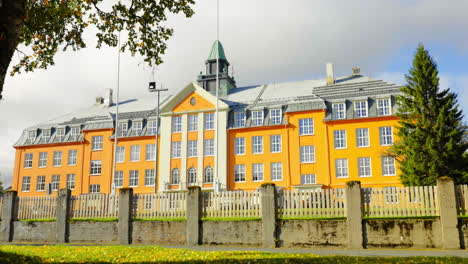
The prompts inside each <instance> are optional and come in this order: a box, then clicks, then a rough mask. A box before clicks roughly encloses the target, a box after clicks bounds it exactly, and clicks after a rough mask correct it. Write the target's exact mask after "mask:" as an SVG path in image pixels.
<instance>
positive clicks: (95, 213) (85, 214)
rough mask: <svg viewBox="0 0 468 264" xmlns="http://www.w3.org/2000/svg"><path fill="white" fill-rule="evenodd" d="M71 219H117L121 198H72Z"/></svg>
mask: <svg viewBox="0 0 468 264" xmlns="http://www.w3.org/2000/svg"><path fill="white" fill-rule="evenodd" d="M70 200H71V201H70V218H117V217H118V216H119V196H118V195H113V194H87V195H79V196H72V197H71V198H70Z"/></svg>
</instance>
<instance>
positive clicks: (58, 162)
mask: <svg viewBox="0 0 468 264" xmlns="http://www.w3.org/2000/svg"><path fill="white" fill-rule="evenodd" d="M53 166H54V167H59V166H62V151H54V163H53Z"/></svg>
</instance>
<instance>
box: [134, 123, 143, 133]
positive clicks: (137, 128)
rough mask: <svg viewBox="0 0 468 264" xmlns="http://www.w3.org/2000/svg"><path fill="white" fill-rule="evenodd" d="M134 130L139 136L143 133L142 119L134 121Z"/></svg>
mask: <svg viewBox="0 0 468 264" xmlns="http://www.w3.org/2000/svg"><path fill="white" fill-rule="evenodd" d="M132 125H133V131H134V133H135V135H137V136H139V135H140V134H141V131H142V130H143V122H142V121H133V122H132Z"/></svg>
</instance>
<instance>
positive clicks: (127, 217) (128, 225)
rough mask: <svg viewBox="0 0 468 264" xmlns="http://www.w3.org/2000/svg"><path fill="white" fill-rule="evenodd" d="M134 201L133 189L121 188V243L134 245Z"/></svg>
mask: <svg viewBox="0 0 468 264" xmlns="http://www.w3.org/2000/svg"><path fill="white" fill-rule="evenodd" d="M132 200H133V189H132V188H121V189H120V190H119V242H120V244H131V243H132V237H131V236H132V210H133V209H132V207H133V204H132Z"/></svg>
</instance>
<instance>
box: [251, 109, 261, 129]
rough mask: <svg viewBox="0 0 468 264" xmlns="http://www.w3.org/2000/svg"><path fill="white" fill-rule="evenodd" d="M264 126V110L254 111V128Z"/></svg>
mask: <svg viewBox="0 0 468 264" xmlns="http://www.w3.org/2000/svg"><path fill="white" fill-rule="evenodd" d="M262 125H263V110H255V111H252V126H262Z"/></svg>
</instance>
